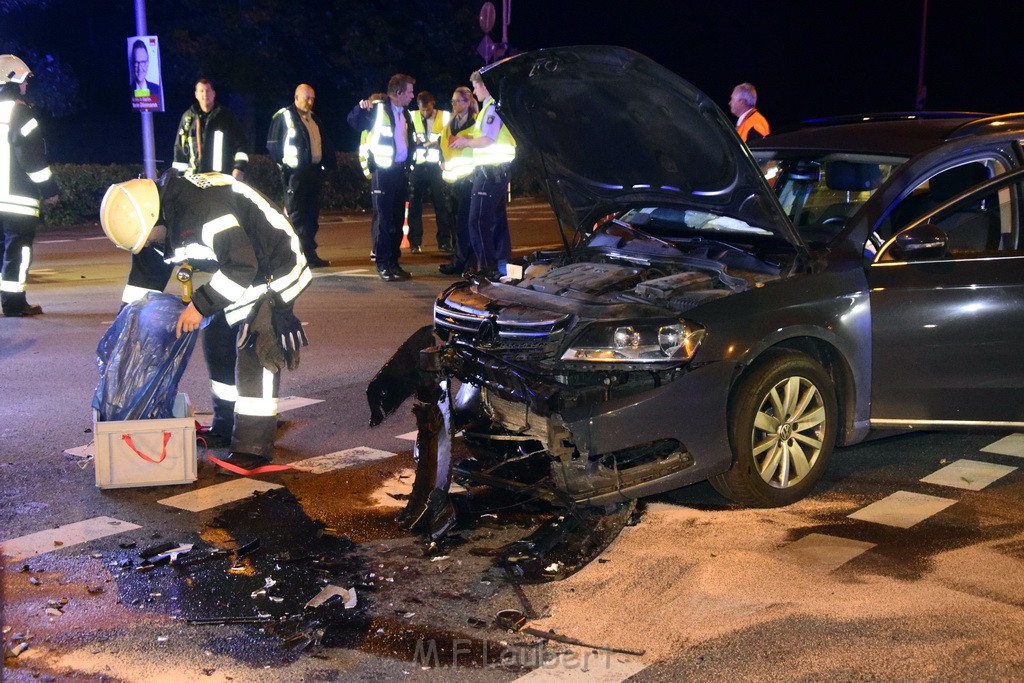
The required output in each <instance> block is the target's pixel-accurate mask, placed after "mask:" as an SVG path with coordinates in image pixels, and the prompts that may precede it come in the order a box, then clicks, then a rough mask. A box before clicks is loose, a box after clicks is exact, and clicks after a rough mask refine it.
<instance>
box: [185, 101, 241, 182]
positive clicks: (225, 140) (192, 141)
mask: <svg viewBox="0 0 1024 683" xmlns="http://www.w3.org/2000/svg"><path fill="white" fill-rule="evenodd" d="M248 147H249V145H248V142H247V141H246V139H245V133H243V132H242V126H241V125H239V123H238V119H236V118H235V115H234V114H232V113H231V110H230V109H227V108H226V107H222V106H220V105H219V104H215V105H214V106H213V109H211V110H210V111H208V112H204V111H203V110H202V109H201V108H200V107H199V104H198V103H196V104H193V105H192V106H191V107H189V108H188V109H186V110H185V113H184V114H182V115H181V122H180V123H179V124H178V134H177V135H176V136H175V138H174V163H173V167H174V169H175V170H177V171H178V172H179V173H209V172H211V171H213V172H215V173H230V172H231V171H232V170H233V169H237V170H239V171H242V172H243V173H244V172H245V170H246V167H247V166H248V164H249V155H248V154H247V153H246V152H247V150H248Z"/></svg>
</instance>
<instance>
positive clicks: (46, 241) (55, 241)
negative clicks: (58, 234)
mask: <svg viewBox="0 0 1024 683" xmlns="http://www.w3.org/2000/svg"><path fill="white" fill-rule="evenodd" d="M74 241H75V240H36V244H60V243H61V242H74Z"/></svg>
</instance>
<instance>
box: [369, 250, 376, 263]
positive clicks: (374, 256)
mask: <svg viewBox="0 0 1024 683" xmlns="http://www.w3.org/2000/svg"><path fill="white" fill-rule="evenodd" d="M370 260H371V261H376V260H377V254H375V253H373V252H372V251H371V252H370Z"/></svg>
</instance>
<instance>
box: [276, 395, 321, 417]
mask: <svg viewBox="0 0 1024 683" xmlns="http://www.w3.org/2000/svg"><path fill="white" fill-rule="evenodd" d="M323 402H324V400H323V399H322V398H303V397H302V396H284V397H282V398H279V399H278V400H277V412H279V413H283V412H284V411H286V410H295V409H296V408H305V407H306V406H311V405H313V404H315V403H323Z"/></svg>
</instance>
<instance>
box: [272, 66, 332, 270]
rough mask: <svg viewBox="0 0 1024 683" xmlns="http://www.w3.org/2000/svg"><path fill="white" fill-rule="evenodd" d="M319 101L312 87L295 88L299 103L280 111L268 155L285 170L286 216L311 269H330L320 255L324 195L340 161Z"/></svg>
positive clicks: (273, 122) (302, 85) (273, 123)
mask: <svg viewBox="0 0 1024 683" xmlns="http://www.w3.org/2000/svg"><path fill="white" fill-rule="evenodd" d="M315 100H316V93H315V92H314V90H313V88H312V87H311V86H309V85H307V84H305V83H302V84H300V85H299V86H298V87H297V88H295V101H294V102H293V103H292V104H291V105H290V106H288V107H284V108H282V109H279V110H278V111H277V113H276V114H274V118H273V119H272V120H271V122H270V131H269V132H268V133H267V151H268V152H270V156H271V158H272V159H273V160H274V162H275V163H276V164H277V167H278V168H279V169H280V170H281V183H282V184H283V185H284V188H285V200H284V215H286V216H288V220H290V221H291V222H292V225H294V226H295V232H296V233H298V235H299V241H300V242H301V243H302V253H303V254H305V256H306V261H307V262H308V263H309V267H310V268H326V267H327V266H329V265H331V262H330V261H327V260H325V259H322V258H320V256H318V255H317V253H316V247H317V243H316V233H317V232H318V231H319V229H320V192H321V190H322V189H323V173H324V171H328V170H331V169H333V168H335V167H336V166H337V159H335V156H334V148H333V147H332V146H331V141H330V137H329V136H328V135H327V132H326V130H325V129H324V125H323V123H321V122H320V119H319V118H318V117H317V115H316V114H314V113H313V103H314V101H315Z"/></svg>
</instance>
